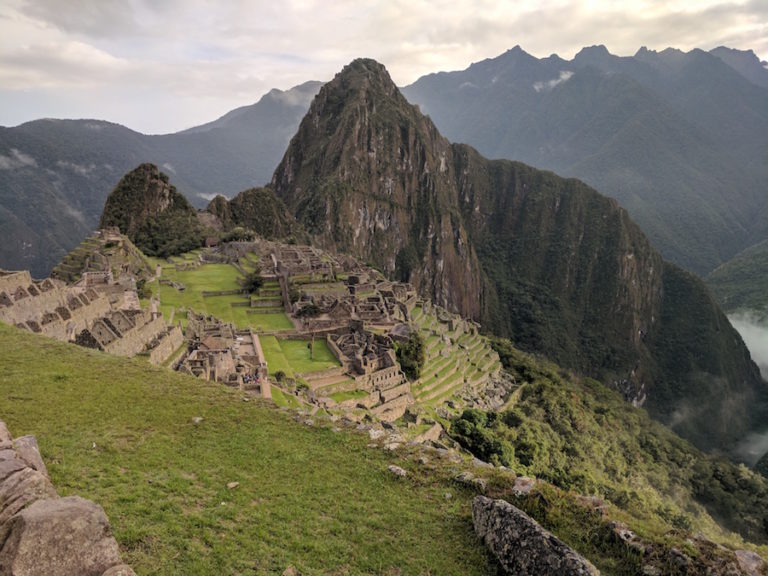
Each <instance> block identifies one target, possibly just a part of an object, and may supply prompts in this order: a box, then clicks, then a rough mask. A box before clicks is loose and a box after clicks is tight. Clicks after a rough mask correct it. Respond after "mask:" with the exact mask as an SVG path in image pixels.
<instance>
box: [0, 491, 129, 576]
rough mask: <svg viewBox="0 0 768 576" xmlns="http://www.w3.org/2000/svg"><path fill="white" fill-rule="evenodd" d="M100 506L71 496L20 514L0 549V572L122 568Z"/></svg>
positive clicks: (95, 575) (49, 574)
mask: <svg viewBox="0 0 768 576" xmlns="http://www.w3.org/2000/svg"><path fill="white" fill-rule="evenodd" d="M122 563H123V562H122V560H121V559H120V550H119V549H118V547H117V542H116V541H115V539H114V538H113V537H112V534H111V532H110V529H109V521H108V520H107V516H106V514H104V510H102V509H101V506H98V505H97V504H95V503H93V502H91V501H89V500H84V499H83V498H80V497H79V496H68V497H66V498H57V499H54V500H39V501H37V502H35V503H34V504H32V505H31V506H29V507H28V508H25V509H24V510H22V511H21V512H19V513H18V514H16V515H15V516H14V517H13V519H12V520H11V521H10V523H9V529H8V535H7V538H6V539H5V542H4V544H3V547H2V549H0V574H13V575H18V576H21V575H29V576H32V575H34V574H45V575H46V576H70V575H72V574H77V575H78V576H101V575H102V574H103V573H104V572H106V571H107V570H108V569H109V568H112V567H113V566H119V565H120V564H122Z"/></svg>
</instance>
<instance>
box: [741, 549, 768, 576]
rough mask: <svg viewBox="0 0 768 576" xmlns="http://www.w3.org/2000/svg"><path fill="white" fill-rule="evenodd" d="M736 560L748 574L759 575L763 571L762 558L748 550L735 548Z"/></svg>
mask: <svg viewBox="0 0 768 576" xmlns="http://www.w3.org/2000/svg"><path fill="white" fill-rule="evenodd" d="M736 560H737V561H738V563H739V568H741V569H742V570H743V571H744V572H745V573H746V574H747V575H748V576H760V575H761V574H762V573H763V568H764V567H765V562H763V559H762V558H761V557H760V556H759V555H758V554H756V553H755V552H751V551H749V550H736Z"/></svg>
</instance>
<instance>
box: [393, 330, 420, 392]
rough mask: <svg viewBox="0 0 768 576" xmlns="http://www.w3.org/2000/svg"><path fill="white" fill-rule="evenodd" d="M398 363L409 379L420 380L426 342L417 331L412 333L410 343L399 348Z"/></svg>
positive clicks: (409, 338)
mask: <svg viewBox="0 0 768 576" xmlns="http://www.w3.org/2000/svg"><path fill="white" fill-rule="evenodd" d="M397 361H398V362H400V368H402V370H403V372H404V373H405V375H406V376H408V378H410V379H411V380H418V379H419V376H421V369H422V367H423V366H424V341H423V340H422V339H421V334H419V332H418V331H417V330H414V331H413V332H411V335H410V336H409V337H408V342H406V343H405V344H401V345H399V346H398V347H397Z"/></svg>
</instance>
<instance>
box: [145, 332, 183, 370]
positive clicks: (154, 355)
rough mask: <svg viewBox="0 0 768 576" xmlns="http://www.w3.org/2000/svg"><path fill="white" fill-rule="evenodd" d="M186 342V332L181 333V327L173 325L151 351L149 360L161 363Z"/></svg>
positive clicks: (153, 362)
mask: <svg viewBox="0 0 768 576" xmlns="http://www.w3.org/2000/svg"><path fill="white" fill-rule="evenodd" d="M183 342H184V334H182V333H181V328H179V327H178V326H173V327H171V328H168V331H167V332H166V333H165V335H164V336H163V337H162V338H161V339H160V342H159V343H158V344H157V346H155V347H154V348H152V349H151V350H150V351H149V361H150V363H152V364H155V365H160V364H162V363H163V362H165V361H166V360H167V359H168V358H169V357H170V355H171V354H173V353H174V352H175V351H176V350H178V349H179V347H180V346H181V345H182V343H183Z"/></svg>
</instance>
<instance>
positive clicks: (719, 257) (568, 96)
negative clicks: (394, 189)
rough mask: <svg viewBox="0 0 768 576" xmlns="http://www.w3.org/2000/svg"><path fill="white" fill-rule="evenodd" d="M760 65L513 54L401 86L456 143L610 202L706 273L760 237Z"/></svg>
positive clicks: (697, 54)
mask: <svg viewBox="0 0 768 576" xmlns="http://www.w3.org/2000/svg"><path fill="white" fill-rule="evenodd" d="M767 86H768V69H766V64H765V63H761V62H760V61H759V60H758V59H757V57H756V56H755V55H754V54H753V53H751V52H741V51H737V50H730V49H727V48H718V49H715V50H713V51H712V53H707V52H703V51H701V50H693V51H691V52H688V53H683V52H680V51H679V50H674V49H667V50H664V51H662V52H653V51H650V50H647V49H645V48H642V49H641V50H639V51H638V52H637V54H635V55H634V56H633V57H618V56H614V55H612V54H610V53H609V52H608V50H607V49H606V48H605V47H604V46H593V47H590V48H584V49H583V50H582V51H581V52H579V53H578V54H577V55H576V56H575V58H574V59H573V60H571V61H566V60H563V59H561V58H559V57H558V56H556V55H553V56H550V57H549V58H542V59H538V58H535V57H533V56H531V55H530V54H527V53H526V52H524V51H523V50H522V49H520V48H519V47H516V48H513V49H512V50H509V51H508V52H506V53H505V54H503V55H501V56H499V57H497V58H493V59H489V60H484V61H482V62H478V63H476V64H473V65H471V66H470V67H469V68H467V69H466V70H463V71H460V72H449V73H445V72H441V73H437V74H430V75H428V76H424V77H422V78H420V79H419V80H418V81H416V82H415V83H414V84H412V85H410V86H407V87H405V88H404V89H403V93H404V94H405V96H406V97H407V98H408V99H409V101H411V102H412V103H414V104H418V105H419V106H420V107H421V109H422V111H423V112H424V113H426V114H428V115H429V116H430V117H431V118H432V119H433V120H434V122H435V124H436V125H437V127H438V128H439V129H440V130H441V132H442V133H443V134H445V135H446V136H447V137H448V138H450V139H451V140H454V141H459V142H467V143H469V144H471V145H473V146H475V147H476V148H477V149H478V150H479V151H480V152H481V153H482V154H484V155H485V156H487V157H489V158H512V159H515V160H520V161H522V162H526V163H529V164H532V165H534V166H537V167H540V168H546V169H551V170H554V171H556V172H558V173H559V174H563V175H566V176H575V177H577V178H580V179H582V180H584V181H585V182H587V183H588V184H590V185H592V186H594V187H595V188H597V189H598V190H599V191H600V192H602V193H603V194H606V195H608V196H611V197H614V198H616V199H617V200H619V202H620V203H621V205H622V206H624V207H625V208H626V209H627V210H628V211H629V213H630V214H631V215H632V217H633V218H634V219H635V220H636V221H637V222H638V224H640V226H641V227H642V228H643V230H644V231H645V232H646V234H648V236H649V237H650V239H651V241H652V242H653V244H654V245H655V246H656V247H657V248H658V249H659V250H661V252H662V254H663V255H664V256H665V257H666V258H668V259H670V260H672V261H674V262H676V263H678V264H681V265H683V266H684V267H686V268H688V269H690V270H692V271H694V272H696V273H698V274H700V275H704V274H706V273H708V272H709V271H711V270H712V269H714V268H715V267H717V266H718V265H720V264H721V263H723V262H724V261H727V260H729V259H730V258H731V257H733V256H734V255H735V254H736V253H738V252H740V251H741V250H743V249H745V248H746V247H748V246H750V245H752V244H755V243H757V242H759V241H761V240H764V239H766V238H768V194H766V190H768V89H767V88H766V87H767Z"/></svg>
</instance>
